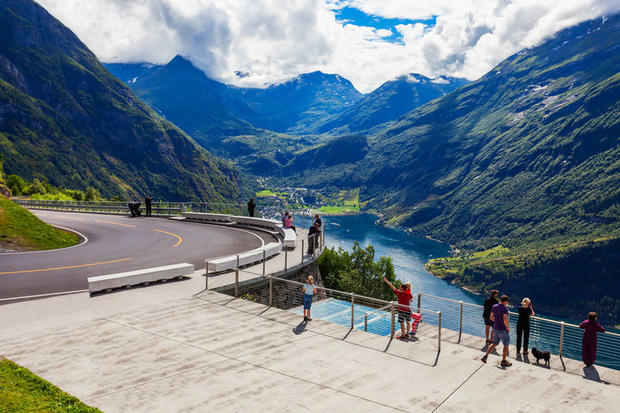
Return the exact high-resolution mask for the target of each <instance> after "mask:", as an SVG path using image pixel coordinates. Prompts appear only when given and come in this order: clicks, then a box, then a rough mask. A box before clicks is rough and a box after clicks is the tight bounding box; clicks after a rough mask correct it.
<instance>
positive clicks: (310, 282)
mask: <svg viewBox="0 0 620 413" xmlns="http://www.w3.org/2000/svg"><path fill="white" fill-rule="evenodd" d="M301 291H302V292H303V294H304V321H312V319H311V318H310V307H311V306H312V299H313V298H314V295H315V294H316V286H315V285H314V277H312V276H311V275H309V276H308V278H307V279H306V283H305V284H304V285H303V287H301Z"/></svg>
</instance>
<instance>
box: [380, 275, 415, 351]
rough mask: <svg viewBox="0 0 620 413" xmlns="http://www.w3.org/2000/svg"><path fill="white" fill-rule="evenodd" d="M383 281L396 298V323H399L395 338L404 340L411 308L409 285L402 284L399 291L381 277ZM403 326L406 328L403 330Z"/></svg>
mask: <svg viewBox="0 0 620 413" xmlns="http://www.w3.org/2000/svg"><path fill="white" fill-rule="evenodd" d="M383 281H385V282H386V283H387V284H388V285H389V286H390V288H391V289H392V291H394V294H396V297H398V307H397V310H398V322H399V323H400V336H398V337H396V338H398V339H401V340H404V339H407V338H409V324H410V323H411V307H409V304H410V303H411V300H412V299H413V296H412V295H411V283H403V284H402V286H401V289H400V290H399V289H398V288H396V287H394V286H393V285H392V283H390V282H389V281H388V280H387V278H385V277H383ZM405 324H406V325H407V328H406V329H405Z"/></svg>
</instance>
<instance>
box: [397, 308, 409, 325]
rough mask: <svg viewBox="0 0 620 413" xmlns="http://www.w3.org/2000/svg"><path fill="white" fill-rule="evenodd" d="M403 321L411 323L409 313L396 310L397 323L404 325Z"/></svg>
mask: <svg viewBox="0 0 620 413" xmlns="http://www.w3.org/2000/svg"><path fill="white" fill-rule="evenodd" d="M405 321H406V322H409V321H411V311H402V310H398V322H399V323H404V322H405Z"/></svg>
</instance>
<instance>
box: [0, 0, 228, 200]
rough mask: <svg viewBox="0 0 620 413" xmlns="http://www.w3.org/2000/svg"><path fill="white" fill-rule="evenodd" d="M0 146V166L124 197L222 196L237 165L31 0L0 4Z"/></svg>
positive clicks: (28, 176) (63, 184)
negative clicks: (152, 103) (158, 108)
mask: <svg viewBox="0 0 620 413" xmlns="http://www.w3.org/2000/svg"><path fill="white" fill-rule="evenodd" d="M0 27H2V35H1V36H0V153H2V154H4V158H5V170H6V173H7V174H16V175H20V176H22V177H24V178H26V179H28V180H32V179H33V178H39V179H41V180H44V181H47V182H49V183H51V184H53V185H56V186H61V187H69V188H75V189H86V188H87V187H88V186H92V187H94V188H96V189H98V190H99V191H100V192H101V194H102V195H104V196H107V197H111V196H114V195H120V196H122V197H125V198H131V197H142V196H144V194H145V193H147V192H148V193H151V194H153V195H154V196H156V197H157V198H159V199H168V200H190V199H194V200H199V199H209V200H214V199H230V198H233V197H236V196H237V195H238V194H239V188H238V184H237V182H238V180H239V177H238V173H237V172H236V170H235V169H234V168H232V167H231V166H230V165H229V164H228V163H226V162H224V161H222V160H220V159H218V158H216V157H214V156H213V155H211V154H209V153H208V152H207V151H205V150H204V149H202V148H200V147H198V146H197V145H196V144H195V143H194V142H193V141H192V140H191V138H189V137H188V136H187V135H186V134H185V133H183V132H182V131H181V130H179V129H178V128H177V127H175V126H174V125H173V124H171V123H170V122H168V121H166V120H164V119H162V118H161V117H160V116H158V115H157V114H156V113H155V112H154V111H153V110H152V109H151V108H149V107H148V106H147V105H146V104H144V103H143V102H142V101H140V99H138V98H137V97H136V96H135V95H134V94H133V92H132V91H131V90H130V89H129V88H128V87H126V86H125V85H123V84H122V82H120V81H119V80H118V79H116V78H115V77H114V76H112V75H111V74H110V73H109V72H108V71H107V70H106V69H105V68H104V67H103V66H102V65H101V64H100V63H99V61H98V60H97V58H96V57H95V56H94V55H93V54H92V53H91V52H90V51H89V50H88V48H87V47H86V46H85V45H84V44H83V43H81V42H80V40H79V39H78V38H77V37H76V36H75V35H74V34H73V33H72V32H71V31H70V30H69V29H67V28H66V27H65V26H64V25H62V24H61V23H60V22H59V21H58V20H56V19H55V18H54V17H52V16H51V15H49V14H48V13H47V11H45V10H44V9H43V8H41V7H40V6H39V5H38V4H36V3H35V2H33V1H30V0H3V1H2V3H0Z"/></svg>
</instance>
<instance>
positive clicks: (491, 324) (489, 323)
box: [484, 318, 495, 327]
mask: <svg viewBox="0 0 620 413" xmlns="http://www.w3.org/2000/svg"><path fill="white" fill-rule="evenodd" d="M494 324H495V323H494V322H493V320H491V319H490V318H485V319H484V325H485V326H491V327H493V325H494Z"/></svg>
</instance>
